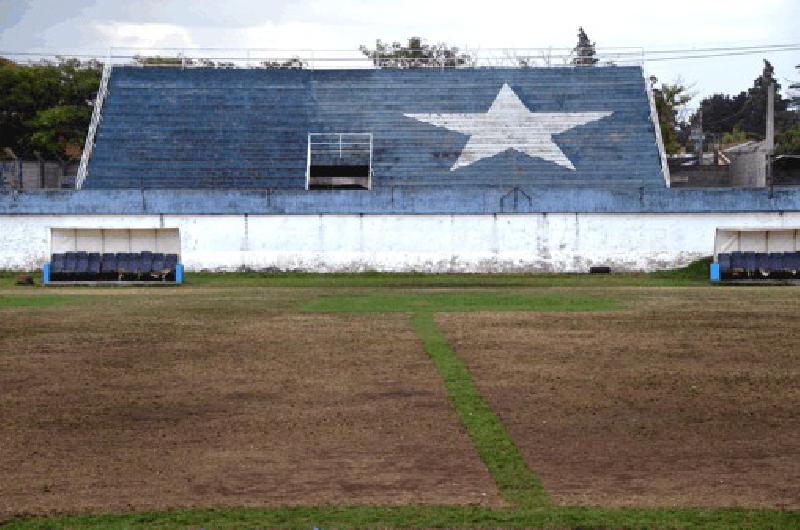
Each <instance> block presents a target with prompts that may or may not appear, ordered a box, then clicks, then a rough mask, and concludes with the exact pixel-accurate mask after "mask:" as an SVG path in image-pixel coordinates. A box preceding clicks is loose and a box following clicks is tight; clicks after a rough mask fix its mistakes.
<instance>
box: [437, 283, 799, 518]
mask: <svg viewBox="0 0 800 530" xmlns="http://www.w3.org/2000/svg"><path fill="white" fill-rule="evenodd" d="M629 294H630V296H628V297H626V298H627V299H628V303H629V307H630V309H628V310H626V311H621V312H609V313H570V314H545V313H540V314H534V313H527V314H523V313H516V314H508V313H505V314H502V313H494V314H489V313H481V314H448V315H439V316H438V317H437V321H438V322H439V324H440V326H441V327H442V328H443V329H444V330H445V332H446V334H447V335H448V337H449V339H450V341H451V345H452V347H453V348H454V349H455V351H456V352H457V353H458V354H460V355H461V356H462V357H463V358H464V359H465V361H466V362H467V364H468V366H469V367H470V369H471V370H472V372H473V374H474V377H475V380H476V382H477V384H478V387H479V389H480V391H481V392H482V393H483V394H484V395H485V396H486V397H487V399H488V400H489V402H490V404H491V405H492V406H493V408H494V410H495V411H496V412H497V413H498V415H499V416H500V418H501V420H502V421H503V423H504V424H505V426H506V428H507V429H508V430H509V432H510V434H511V436H512V438H513V439H514V440H515V442H516V443H517V444H518V445H519V447H520V449H521V450H522V452H523V454H524V456H525V458H526V460H527V461H528V464H529V465H530V467H531V468H532V469H533V470H534V472H536V473H537V474H538V475H539V476H540V477H541V478H542V480H543V482H544V485H545V487H546V488H547V489H548V491H549V493H550V494H551V496H552V497H553V499H554V500H555V501H556V502H559V503H562V504H579V505H603V506H748V507H780V508H789V509H797V508H800V346H798V344H800V343H798V339H797V337H798V336H800V318H798V315H800V296H798V291H797V290H796V289H792V288H789V289H703V288H701V289H675V290H671V289H659V290H656V291H637V292H631V293H629Z"/></svg>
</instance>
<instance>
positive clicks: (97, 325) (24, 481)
mask: <svg viewBox="0 0 800 530" xmlns="http://www.w3.org/2000/svg"><path fill="white" fill-rule="evenodd" d="M259 295H260V296H259ZM290 297H291V294H287V293H286V292H262V293H256V292H254V291H253V290H252V289H247V290H242V291H235V290H234V291H230V292H226V293H215V294H214V297H212V298H207V297H204V296H203V295H202V294H200V293H196V292H192V293H191V296H188V295H187V296H181V295H176V294H175V293H169V294H168V295H167V296H162V295H161V293H159V292H158V290H157V289H154V290H153V291H152V298H148V299H143V300H141V301H140V302H137V303H128V304H119V303H116V302H112V301H104V299H102V298H98V301H97V303H93V304H90V305H80V306H76V307H70V309H69V311H66V310H64V308H59V309H56V308H41V309H34V308H25V309H24V310H21V311H16V312H15V311H6V312H4V313H3V317H4V318H3V320H2V321H0V389H2V391H1V392H0V418H2V421H0V444H2V445H0V453H1V454H2V458H0V477H2V480H0V514H6V515H10V514H22V513H52V512H80V511H91V512H95V513H96V512H109V511H128V510H137V511H144V510H156V509H165V508H171V507H182V506H184V507H190V506H191V507H209V506H262V505H272V506H277V505H299V504H303V505H322V504H339V505H354V504H380V505H403V504H486V505H497V504H499V502H500V501H499V496H498V494H497V491H496V487H495V485H494V482H493V481H492V479H491V477H490V476H489V474H488V472H487V471H486V469H485V467H484V466H483V465H482V464H481V462H480V460H479V459H478V457H477V454H476V452H475V450H474V449H473V447H472V446H471V445H470V442H469V440H468V438H467V436H466V434H465V433H464V432H463V431H462V429H461V427H460V425H459V422H458V419H457V418H456V416H455V413H454V412H453V411H452V409H451V408H450V406H449V404H448V402H447V398H446V395H445V392H444V389H443V385H442V382H441V379H440V377H439V376H438V374H437V372H436V370H435V368H434V367H433V365H432V363H431V362H430V360H429V359H428V357H427V355H426V354H425V352H424V351H423V349H422V345H421V343H420V341H419V340H418V338H417V337H416V335H415V334H414V332H413V330H412V329H411V327H410V324H409V322H408V319H407V317H405V316H403V315H381V316H375V315H368V316H365V315H361V316H354V315H310V314H306V315H298V314H293V313H285V312H283V311H281V310H278V311H276V310H275V307H276V306H277V307H279V308H280V307H283V305H287V304H288V302H289V298H290ZM271 299H272V300H275V302H274V303H272V304H271V303H269V300H271ZM295 305H296V304H295Z"/></svg>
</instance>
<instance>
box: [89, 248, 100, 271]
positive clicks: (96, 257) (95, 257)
mask: <svg viewBox="0 0 800 530" xmlns="http://www.w3.org/2000/svg"><path fill="white" fill-rule="evenodd" d="M100 263H101V259H100V253H99V252H90V253H89V267H88V272H89V274H92V275H94V276H97V275H98V274H100Z"/></svg>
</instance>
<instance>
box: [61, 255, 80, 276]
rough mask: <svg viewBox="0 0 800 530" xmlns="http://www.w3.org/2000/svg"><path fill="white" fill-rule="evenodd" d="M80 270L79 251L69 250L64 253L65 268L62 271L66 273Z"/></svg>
mask: <svg viewBox="0 0 800 530" xmlns="http://www.w3.org/2000/svg"><path fill="white" fill-rule="evenodd" d="M77 270H78V253H77V252H67V253H66V254H64V268H63V270H62V271H61V272H63V273H65V274H74V273H75V272H77Z"/></svg>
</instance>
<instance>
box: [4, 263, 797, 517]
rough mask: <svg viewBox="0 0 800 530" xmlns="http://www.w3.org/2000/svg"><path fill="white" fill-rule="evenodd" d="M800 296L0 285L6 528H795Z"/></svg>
mask: <svg viewBox="0 0 800 530" xmlns="http://www.w3.org/2000/svg"><path fill="white" fill-rule="evenodd" d="M798 314H800V296H798V294H797V290H796V289H794V288H779V287H768V288H728V287H710V286H708V285H707V284H706V283H705V282H704V281H702V280H695V279H693V278H692V276H691V274H685V273H683V274H682V273H677V274H673V275H666V274H665V275H649V276H648V275H627V276H617V275H614V276H611V277H591V276H566V275H564V276H523V275H520V276H482V275H475V276H470V275H454V276H448V275H444V276H443V275H379V274H367V275H331V276H317V275H258V274H252V275H225V276H213V275H195V276H192V275H190V276H189V277H188V283H187V285H185V286H182V287H179V288H174V287H169V288H66V289H43V288H24V287H14V286H12V285H11V278H10V277H5V279H0V389H2V392H0V417H2V418H3V421H2V422H1V423H0V440H1V441H2V454H3V458H2V459H0V477H2V480H0V521H2V522H3V523H4V524H5V525H6V526H8V527H11V528H17V527H20V528H43V527H45V528H46V527H53V528H60V527H72V528H79V527H95V528H109V527H112V528H113V527H119V528H130V527H148V528H152V527H205V528H221V527H229V528H242V527H314V526H316V527H489V528H496V527H557V528H563V527H676V528H678V527H679V528H686V527H718V528H723V527H724V528H729V527H765V528H767V527H768V528H775V527H786V528H790V527H798V526H800V512H798V509H800V436H798V433H800V413H798V410H800V394H798V392H797V388H798V387H799V386H800V385H798V383H799V382H800V363H798V360H800V348H798V347H797V341H796V337H797V334H798V330H800V319H798V318H797V315H798Z"/></svg>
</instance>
